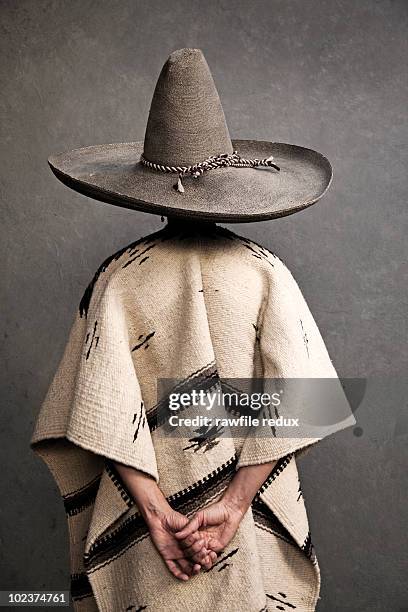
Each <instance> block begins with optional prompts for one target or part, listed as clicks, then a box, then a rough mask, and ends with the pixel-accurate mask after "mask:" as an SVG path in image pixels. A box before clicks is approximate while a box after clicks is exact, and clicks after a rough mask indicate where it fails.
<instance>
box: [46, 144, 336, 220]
mask: <svg viewBox="0 0 408 612" xmlns="http://www.w3.org/2000/svg"><path fill="white" fill-rule="evenodd" d="M232 144H233V148H234V150H237V151H238V153H239V155H240V156H241V157H244V158H248V159H254V158H257V159H263V158H266V157H269V156H270V155H273V158H274V160H273V161H274V163H276V164H277V165H278V166H279V167H280V171H279V172H278V171H277V170H275V169H273V168H268V167H258V168H235V167H224V168H216V169H213V170H210V171H207V172H204V173H203V174H202V176H200V177H199V178H198V179H195V178H193V177H187V178H183V184H184V189H185V192H184V193H179V192H178V191H176V190H175V189H174V188H173V186H174V184H175V183H176V182H177V178H178V177H177V174H173V173H162V172H159V171H155V170H152V169H149V168H147V167H146V166H144V165H143V164H141V163H140V161H139V160H140V155H141V154H142V153H143V145H144V143H143V142H127V143H114V144H106V145H95V146H91V147H84V148H81V149H74V150H72V151H68V152H66V153H59V154H57V155H52V156H51V157H50V158H49V160H48V162H49V165H50V167H51V169H52V171H53V172H54V174H55V176H56V177H57V178H58V179H59V180H60V181H62V182H63V183H64V184H65V185H67V186H68V187H70V188H71V189H74V190H75V191H77V192H79V193H81V194H83V195H85V196H88V197H91V198H93V199H95V200H100V201H102V202H107V203H109V204H114V205H117V206H122V207H125V208H131V209H134V210H140V211H144V212H149V213H153V214H157V215H164V216H182V217H190V218H197V219H205V220H213V221H220V222H228V223H239V222H251V221H263V220H267V219H275V218H277V217H284V216H286V215H291V214H293V213H295V212H298V211H300V210H302V209H304V208H307V207H308V206H311V205H312V204H314V203H315V202H317V201H318V200H319V199H320V198H321V197H322V196H323V195H324V194H325V192H326V191H327V189H328V187H329V185H330V182H331V179H332V175H333V170H332V167H331V164H330V162H329V161H328V159H326V157H324V156H323V155H322V154H321V153H318V152H317V151H313V150H312V149H306V148H304V147H299V146H297V145H291V144H285V143H281V142H267V141H256V140H233V141H232Z"/></svg>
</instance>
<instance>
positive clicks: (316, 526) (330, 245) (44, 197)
mask: <svg viewBox="0 0 408 612" xmlns="http://www.w3.org/2000/svg"><path fill="white" fill-rule="evenodd" d="M0 10H1V15H0V17H1V37H0V45H1V52H2V53H1V66H0V72H1V80H2V88H1V92H2V100H1V111H0V112H1V117H0V123H1V132H2V134H1V136H2V137H1V147H2V153H1V170H0V171H1V200H2V209H1V234H2V236H1V246H2V259H1V272H2V287H1V290H2V297H1V304H2V320H1V325H2V332H1V337H2V338H3V342H2V351H4V354H3V356H2V368H1V374H2V379H3V391H2V411H1V451H2V458H1V471H2V475H1V486H2V489H3V492H2V495H3V496H2V498H1V499H2V501H1V521H0V529H1V543H0V556H1V563H2V571H1V584H0V588H2V589H6V588H15V589H16V588H37V589H38V588H47V589H51V588H55V589H62V588H68V549H67V531H66V524H65V515H64V511H63V506H62V503H61V501H60V499H59V497H58V494H57V490H56V487H55V485H54V481H53V480H52V478H51V476H50V474H49V473H48V471H47V469H46V467H45V466H44V465H43V464H42V463H41V461H40V460H38V459H36V458H35V457H34V456H33V455H32V453H31V451H30V450H29V448H28V442H29V437H30V435H31V430H32V427H33V422H34V418H35V416H36V414H37V412H38V410H39V407H40V404H41V401H42V399H43V397H44V395H45V393H46V390H47V387H48V385H49V383H50V381H51V378H52V376H53V373H54V372H55V370H56V367H57V365H58V361H59V359H60V357H61V355H62V351H63V348H64V346H65V343H66V340H67V335H68V332H69V328H70V326H71V323H72V319H73V316H74V312H75V309H76V307H77V304H78V301H79V299H80V296H81V295H82V292H83V290H84V288H85V286H86V284H87V283H88V281H89V280H90V278H91V277H92V275H93V273H94V271H95V270H96V268H97V267H98V265H99V264H100V263H101V262H102V260H103V259H105V257H107V256H108V255H110V254H111V253H113V252H114V251H116V250H117V249H119V248H120V247H121V246H124V245H125V244H127V243H129V242H131V241H133V240H135V239H136V238H138V237H140V236H142V235H144V234H146V233H149V232H151V231H153V230H155V229H157V228H158V227H159V226H160V225H161V223H160V219H159V218H158V217H153V216H149V215H147V214H142V213H136V212H132V211H128V210H125V209H120V208H115V207H113V206H109V205H106V204H101V203H98V202H94V201H91V200H88V199H86V198H84V197H82V196H79V195H77V194H75V193H74V192H72V191H70V190H68V189H67V188H65V187H63V186H62V185H61V184H60V183H58V182H57V180H56V179H55V178H53V176H52V175H51V172H50V171H49V169H48V167H47V164H46V158H47V156H48V155H49V154H50V153H52V152H57V151H60V150H65V149H69V148H72V147H78V146H83V145H87V144H93V143H104V142H115V141H116V142H120V141H125V140H137V139H142V138H143V135H144V126H145V121H146V118H147V113H148V109H149V103H150V99H151V95H152V92H153V88H154V85H155V82H156V78H157V76H158V73H159V71H160V68H161V66H162V64H163V62H164V61H165V59H166V57H167V55H168V54H169V53H170V52H171V51H173V50H174V49H176V48H179V47H184V46H194V47H200V48H202V49H203V51H204V53H205V55H206V57H207V60H208V62H209V64H210V67H211V69H212V72H213V75H214V78H215V81H216V84H217V86H218V89H219V92H220V95H221V98H222V101H223V105H224V109H225V113H226V116H227V121H228V124H229V127H230V131H231V134H232V135H233V136H234V137H236V138H259V139H262V140H267V139H270V140H280V141H284V142H285V141H286V142H291V143H297V144H300V145H304V146H306V147H312V148H317V149H319V150H321V151H322V152H323V153H324V154H326V155H327V156H328V157H329V159H331V161H332V163H333V165H334V169H335V179H334V183H333V186H332V188H331V190H330V193H329V194H328V195H327V197H326V198H325V199H324V200H323V201H321V202H320V203H319V204H318V205H316V206H314V207H312V208H310V209H308V210H306V211H304V212H302V213H300V214H297V215H295V216H292V217H288V218H286V219H281V220H278V221H271V222H265V223H260V224H255V225H249V224H247V225H241V226H234V227H233V228H232V229H234V230H235V231H238V233H241V234H243V235H246V236H248V237H251V238H254V239H256V240H257V241H259V242H262V243H264V244H265V245H266V246H267V247H269V248H272V249H273V250H275V251H276V252H277V253H278V254H279V255H280V256H281V257H282V258H283V259H284V260H285V261H286V262H287V264H288V265H289V267H290V268H291V269H292V271H293V273H294V275H295V277H296V278H297V279H298V281H299V284H300V286H301V288H302V289H303V291H304V294H305V296H306V299H307V300H308V302H309V304H310V307H311V309H312V312H313V313H314V315H315V317H316V320H317V322H318V324H319V326H320V328H321V331H322V333H323V336H324V338H325V340H326V343H327V346H328V348H329V352H330V353H331V355H332V358H333V361H334V363H335V365H336V366H337V369H338V371H339V373H340V374H341V375H343V376H361V377H369V379H370V381H377V383H378V382H379V381H383V383H384V384H381V385H379V384H377V387H371V390H372V392H371V396H370V398H369V401H366V408H365V411H361V421H362V423H361V422H360V426H361V428H362V435H361V436H357V435H355V434H356V432H355V431H354V432H353V431H352V430H347V431H344V432H341V433H339V434H337V435H336V436H334V437H333V439H328V440H325V441H324V442H322V443H321V444H320V445H319V447H318V448H316V449H314V450H313V451H312V452H311V453H309V455H308V456H307V457H306V458H305V459H304V460H303V462H302V465H301V469H302V473H303V484H304V491H305V497H306V500H307V504H308V509H309V516H310V522H311V528H312V535H313V540H314V544H315V546H316V549H317V553H318V557H319V561H320V564H321V568H322V579H323V585H322V591H321V595H322V600H321V602H320V604H319V610H320V611H321V612H332V611H348V610H350V611H351V610H352V611H360V612H366V611H367V612H368V611H370V612H376V611H383V610H384V611H403V610H405V611H406V610H408V593H407V586H406V581H404V579H403V578H404V566H405V571H406V566H407V553H406V550H407V547H406V546H407V545H406V542H404V539H405V530H406V527H407V525H406V520H405V519H406V509H407V505H406V497H405V500H404V496H405V488H404V486H403V484H402V483H403V480H402V478H403V474H405V471H406V455H404V452H405V448H406V442H407V432H408V426H407V421H406V417H405V412H406V404H407V402H406V399H405V398H402V399H399V396H398V394H396V396H395V394H394V396H395V397H390V393H391V391H392V389H393V387H392V385H391V382H390V380H391V378H390V377H391V376H400V379H401V376H402V374H403V373H404V372H405V371H406V365H407V349H406V337H407V334H406V331H407V330H406V311H407V308H406V305H407V295H406V286H407V278H406V276H407V275H406V272H407V266H406V259H407V246H406V233H407V214H406V206H407V203H406V165H405V164H404V155H405V158H406V150H405V149H404V146H405V143H406V141H407V133H406V114H405V106H406V104H407V101H408V97H407V64H406V59H407V50H408V49H407V39H406V33H407V31H408V24H407V13H408V10H407V3H406V2H403V1H397V0H394V1H390V0H382V1H369V0H358V1H354V0H326V1H322V0H313V1H312V0H273V1H269V2H267V1H265V2H264V1H253V2H246V1H242V2H238V1H228V2H227V1H220V2H218V1H217V2H216V1H207V2H197V1H193V2H187V1H181V2H175V1H174V2H166V1H154V2H147V1H146V2H139V1H133V2H132V1H114V0H110V1H108V0H103V1H101V0H98V1H90V0H69V1H62V0H61V1H45V0H32V1H24V0H23V1H21V0H13V1H5V0H2V1H1V3H0ZM404 123H405V125H404ZM404 132H405V133H404ZM387 385H388V387H387ZM369 388H370V385H369ZM380 391H381V393H380ZM405 485H406V482H405ZM228 612H233V610H231V611H228Z"/></svg>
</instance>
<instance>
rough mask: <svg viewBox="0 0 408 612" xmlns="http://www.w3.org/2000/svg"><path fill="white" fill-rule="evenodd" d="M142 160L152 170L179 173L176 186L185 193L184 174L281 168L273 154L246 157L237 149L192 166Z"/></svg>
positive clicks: (196, 175) (194, 174)
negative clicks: (234, 169) (167, 164)
mask: <svg viewBox="0 0 408 612" xmlns="http://www.w3.org/2000/svg"><path fill="white" fill-rule="evenodd" d="M140 162H141V163H142V164H143V165H144V166H146V167H147V168H150V169H151V170H158V171H159V172H167V173H168V172H173V173H177V174H178V175H179V178H178V181H177V183H176V184H175V185H174V188H175V189H177V191H178V192H180V193H184V187H183V183H182V180H181V179H182V178H183V177H184V176H192V177H193V178H199V177H200V176H201V175H202V174H204V172H208V171H209V170H213V169H214V168H226V167H227V166H229V167H233V168H257V167H258V166H267V167H270V168H275V170H280V168H279V166H277V165H276V164H274V163H273V156H272V155H271V156H270V157H266V158H264V159H245V158H244V157H241V156H240V155H239V153H238V152H237V151H233V152H232V153H222V154H220V155H212V156H211V157H208V158H207V159H205V160H204V161H202V162H198V163H197V164H193V165H191V166H166V165H163V164H156V163H155V162H151V161H149V160H148V159H146V158H145V157H144V155H141V157H140Z"/></svg>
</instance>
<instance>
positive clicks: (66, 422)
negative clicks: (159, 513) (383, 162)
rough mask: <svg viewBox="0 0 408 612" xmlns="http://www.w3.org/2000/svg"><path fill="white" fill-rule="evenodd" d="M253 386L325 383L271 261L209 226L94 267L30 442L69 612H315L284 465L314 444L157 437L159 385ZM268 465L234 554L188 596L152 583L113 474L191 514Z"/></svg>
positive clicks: (299, 507) (323, 364) (183, 585)
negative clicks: (152, 484)
mask: <svg viewBox="0 0 408 612" xmlns="http://www.w3.org/2000/svg"><path fill="white" fill-rule="evenodd" d="M254 377H256V378H259V377H260V378H262V377H265V378H268V377H270V378H273V377H289V378H309V377H310V378H313V377H316V378H317V377H322V378H335V379H336V380H337V375H336V372H335V369H334V367H333V365H332V362H331V360H330V357H329V355H328V352H327V350H326V347H325V344H324V342H323V339H322V337H321V335H320V333H319V330H318V328H317V325H316V323H315V321H314V319H313V317H312V315H311V312H310V310H309V308H308V306H307V304H306V302H305V300H304V298H303V296H302V293H301V291H300V289H299V286H298V284H297V283H296V281H295V280H294V278H293V276H292V275H291V273H290V272H289V270H288V269H287V267H286V266H285V264H284V263H283V262H282V261H281V260H280V259H279V258H278V257H277V256H276V255H275V254H273V253H272V252H271V251H269V250H268V249H266V248H264V247H262V246H260V245H258V244H256V243H255V242H253V241H251V240H249V239H246V238H243V237H241V236H238V235H236V234H235V233H233V232H231V231H229V230H227V229H225V228H222V227H219V226H215V225H214V226H213V227H212V228H211V229H209V230H208V229H207V230H206V231H201V228H200V225H197V226H196V227H194V223H191V224H187V225H185V226H179V227H177V226H172V225H171V224H168V225H167V226H165V227H164V229H162V230H160V231H158V232H156V233H154V234H151V235H149V236H148V237H145V238H142V239H140V240H137V241H136V242H134V243H132V244H130V245H129V246H126V247H125V248H123V249H121V250H120V251H119V252H117V253H115V254H114V255H113V256H111V257H109V258H108V259H107V260H106V261H104V262H103V264H102V265H101V266H100V267H99V269H98V270H97V272H96V274H95V275H94V277H93V279H92V281H91V282H90V284H89V286H88V287H87V288H86V290H85V293H84V295H83V297H82V299H81V302H80V304H79V309H78V311H77V314H76V316H75V319H74V321H73V323H72V328H71V331H70V335H69V339H68V342H67V344H66V348H65V351H64V354H63V357H62V359H61V361H60V364H59V367H58V369H57V371H56V374H55V376H54V378H53V380H52V383H51V385H50V387H49V390H48V393H47V395H46V397H45V400H44V402H43V404H42V406H41V409H40V412H39V415H38V417H37V420H36V424H35V429H34V432H33V435H32V439H31V445H32V448H33V450H34V451H35V452H36V453H37V454H38V455H39V456H41V457H42V459H43V460H44V461H45V463H46V464H47V466H48V468H49V469H50V471H51V473H52V475H53V477H54V478H55V481H56V483H57V485H58V488H59V490H60V493H61V495H62V498H63V503H64V506H65V511H66V515H67V519H68V527H69V538H70V564H71V594H72V598H73V602H74V607H75V610H78V611H80V612H82V611H90V610H102V611H104V612H117V611H119V610H121V611H125V610H126V611H132V612H137V611H140V610H147V611H148V612H164V611H166V612H167V611H168V610H171V611H172V612H176V611H183V612H186V611H190V610H191V611H192V610H194V611H195V612H206V611H207V610H216V611H220V612H261V611H266V610H285V611H292V610H300V611H308V610H314V609H315V607H316V603H317V600H318V597H319V589H320V571H319V565H318V562H317V559H316V555H315V553H314V549H313V546H312V541H311V535H310V532H309V526H308V519H307V514H306V510H305V505H304V500H303V496H302V491H301V487H300V483H299V477H298V471H297V466H296V457H297V455H298V454H299V453H301V452H303V451H304V449H305V448H306V447H310V445H311V444H313V443H314V442H316V441H317V440H318V439H320V438H319V437H316V438H310V437H306V438H304V437H300V438H294V437H288V438H279V437H274V436H262V437H257V436H251V435H248V436H246V437H245V436H244V437H242V438H235V437H232V436H230V437H220V438H219V439H217V440H216V443H214V440H212V443H211V444H207V443H206V442H205V440H204V442H203V443H201V441H200V435H199V434H198V435H197V437H194V438H193V439H192V442H191V441H190V443H186V440H185V439H183V438H182V437H173V438H170V437H166V436H165V435H163V432H161V429H162V427H163V422H162V419H161V418H159V417H158V415H159V414H162V410H161V409H162V408H163V405H165V404H166V401H167V399H168V398H167V396H166V395H165V394H164V395H162V396H160V394H159V396H158V393H159V391H158V389H159V386H158V383H157V381H158V380H159V379H176V380H178V381H181V383H180V384H181V388H182V389H189V388H192V387H193V386H194V387H195V388H203V389H206V388H210V387H211V386H214V385H216V384H218V381H219V380H220V379H221V380H222V379H223V378H225V379H238V378H243V379H244V378H245V379H250V378H254ZM354 422H355V421H354V417H352V415H350V417H349V419H346V420H345V421H344V422H343V423H342V425H341V427H346V426H349V425H352V424H353V423H354ZM274 460H277V463H276V465H275V467H274V468H273V470H272V472H271V473H270V475H269V477H268V478H267V479H266V481H265V482H264V483H263V485H262V487H261V488H260V489H259V491H258V493H257V495H256V496H255V498H254V500H253V503H252V506H251V507H250V508H249V510H248V512H247V513H246V515H245V516H244V518H243V520H242V522H241V524H240V527H239V529H238V531H237V533H236V535H235V536H234V538H233V540H232V541H231V542H230V544H229V545H228V546H227V547H226V549H225V550H224V551H223V552H222V553H221V554H219V557H218V559H217V561H216V563H215V565H214V566H213V567H212V569H211V570H207V571H201V572H200V574H198V575H197V576H194V577H192V578H190V580H189V581H188V582H181V581H179V580H177V579H176V578H175V577H174V576H172V575H171V574H170V573H169V571H168V570H167V568H166V566H165V565H164V563H163V561H162V559H161V557H160V555H159V553H158V552H157V550H156V549H155V547H154V545H153V543H152V541H151V539H150V536H149V531H148V528H147V525H146V523H145V522H144V520H143V519H142V517H141V514H140V513H139V511H138V508H137V506H136V504H135V502H134V501H133V499H132V498H131V497H130V495H129V492H128V491H127V490H126V487H125V486H124V483H123V482H121V479H120V477H119V475H118V473H117V471H116V470H115V467H114V464H113V462H114V461H117V462H120V463H123V464H126V465H129V466H132V467H134V468H136V469H138V470H142V471H143V472H145V473H147V474H149V475H150V476H152V477H153V478H154V479H156V481H157V482H158V483H159V486H160V488H161V490H162V491H163V493H164V495H165V496H166V498H167V499H168V501H169V503H170V505H171V506H172V507H173V508H174V509H175V510H178V511H179V512H181V513H183V514H185V515H187V516H191V515H193V514H194V512H196V511H197V510H198V509H200V508H203V507H204V506H206V505H208V504H210V503H213V502H214V501H216V500H217V499H219V497H220V496H221V495H222V493H223V491H224V490H225V488H226V487H227V486H228V483H229V481H230V480H231V478H232V477H233V475H234V473H235V471H236V470H237V469H239V468H240V467H241V466H246V465H253V464H261V463H265V462H269V461H274ZM50 563H52V559H50Z"/></svg>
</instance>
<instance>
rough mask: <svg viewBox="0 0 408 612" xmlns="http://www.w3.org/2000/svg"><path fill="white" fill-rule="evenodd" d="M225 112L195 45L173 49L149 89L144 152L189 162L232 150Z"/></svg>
mask: <svg viewBox="0 0 408 612" xmlns="http://www.w3.org/2000/svg"><path fill="white" fill-rule="evenodd" d="M232 151H233V147H232V143H231V138H230V135H229V131H228V127H227V123H226V121H225V116H224V111H223V109H222V106H221V102H220V98H219V96H218V92H217V89H216V87H215V83H214V80H213V78H212V76H211V72H210V69H209V67H208V64H207V62H206V60H205V58H204V55H203V54H202V52H201V51H200V50H199V49H180V50H178V51H174V53H172V54H171V55H170V57H169V58H168V60H167V62H166V63H165V64H164V66H163V68H162V71H161V73H160V76H159V79H158V81H157V85H156V88H155V91H154V94H153V99H152V103H151V107H150V113H149V119H148V122H147V126H146V134H145V140H144V153H143V155H144V157H145V158H146V159H147V160H149V161H151V162H154V163H157V164H163V165H177V166H181V165H186V166H188V165H191V164H195V163H197V162H200V161H202V160H205V159H207V158H208V157H210V156H212V155H218V154H222V153H232Z"/></svg>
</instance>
